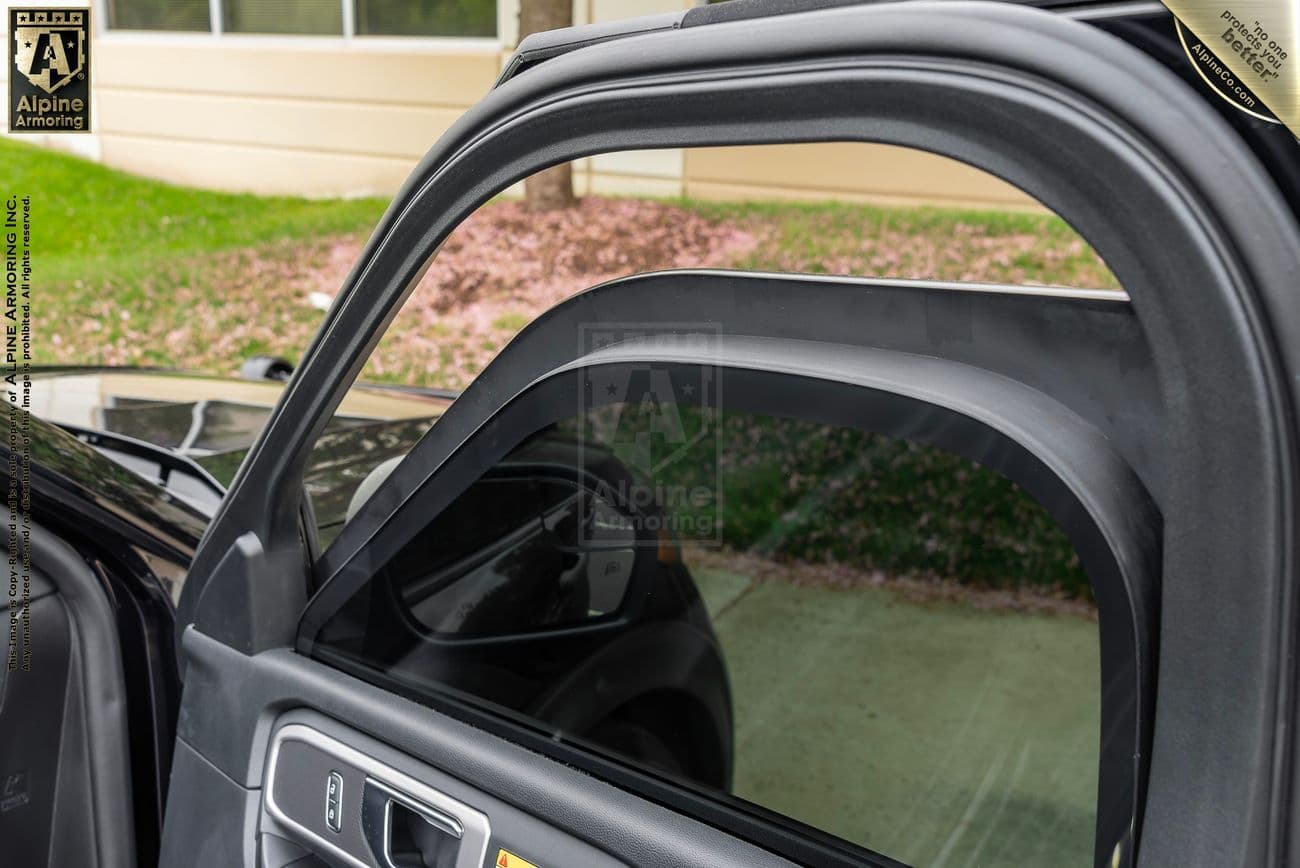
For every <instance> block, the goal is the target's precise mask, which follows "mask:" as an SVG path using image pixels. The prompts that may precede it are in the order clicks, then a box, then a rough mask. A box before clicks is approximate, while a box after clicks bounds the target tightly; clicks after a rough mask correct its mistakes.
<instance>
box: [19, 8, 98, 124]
mask: <svg viewBox="0 0 1300 868" xmlns="http://www.w3.org/2000/svg"><path fill="white" fill-rule="evenodd" d="M9 39H10V48H11V51H10V56H11V57H12V58H13V66H12V68H11V72H10V75H9V131H10V132H11V133H61V132H77V133H81V132H88V131H89V129H90V10H89V9H76V8H67V7H59V8H50V9H33V8H30V7H11V8H10V10H9Z"/></svg>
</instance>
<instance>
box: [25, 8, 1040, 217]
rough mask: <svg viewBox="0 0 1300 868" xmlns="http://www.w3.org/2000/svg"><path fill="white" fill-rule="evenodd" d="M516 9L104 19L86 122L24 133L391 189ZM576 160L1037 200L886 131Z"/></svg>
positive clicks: (618, 11) (652, 170)
mask: <svg viewBox="0 0 1300 868" xmlns="http://www.w3.org/2000/svg"><path fill="white" fill-rule="evenodd" d="M690 5H693V4H692V2H691V0H576V2H575V5H574V17H575V20H576V21H577V22H578V23H584V22H588V21H593V20H594V21H602V20H611V19H615V18H621V17H628V16H633V15H646V14H654V13H659V12H666V11H672V10H675V9H681V8H684V7H685V6H690ZM517 15H518V6H517V0H500V3H499V7H498V22H499V25H500V27H499V29H500V32H501V37H502V38H501V40H500V41H498V40H483V39H463V40H458V39H416V40H403V39H370V38H354V39H343V38H337V39H336V38H332V37H279V36H274V37H272V36H268V37H259V36H229V35H227V36H220V37H212V36H207V35H202V34H200V35H194V34H175V35H172V34H162V33H149V34H137V33H122V32H113V31H108V32H105V31H104V30H103V29H102V24H103V22H102V21H100V22H98V30H97V33H96V34H95V37H94V44H93V49H92V54H91V57H92V63H93V67H94V68H93V71H92V76H93V78H92V86H93V93H92V125H93V129H94V132H93V133H91V134H89V135H50V136H39V135H38V136H21V138H22V139H23V140H24V141H28V142H34V143H37V144H45V145H48V146H51V147H58V148H61V149H64V150H71V151H74V152H77V153H80V154H82V155H84V156H87V157H90V158H91V159H97V160H101V161H102V162H104V163H105V164H107V165H110V166H114V167H117V168H121V169H125V170H127V171H131V172H136V173H139V174H143V175H148V176H151V177H156V178H160V179H163V180H167V181H171V182H174V183H180V184H187V185H193V186H199V187H208V188H213V189H222V190H238V191H249V192H256V193H277V194H299V195H308V196H337V195H364V194H377V195H388V194H391V193H392V192H393V191H395V190H396V189H397V187H398V186H399V185H400V184H401V182H402V181H403V179H405V177H406V176H407V175H408V174H409V172H410V171H411V169H412V168H413V167H414V165H415V164H416V162H417V161H418V160H419V159H420V157H421V156H423V154H424V153H425V152H426V151H427V150H428V149H429V147H430V146H431V145H432V144H433V142H434V141H435V140H436V139H437V138H438V137H439V136H440V135H442V133H444V132H445V131H446V130H447V128H448V127H449V126H451V124H452V123H454V122H455V120H456V119H457V118H458V117H459V116H460V115H461V114H462V113H463V112H464V111H465V110H466V109H467V108H469V107H470V106H471V105H473V104H474V103H475V102H476V101H478V100H479V99H480V98H481V97H482V96H483V95H484V94H485V93H486V92H487V91H488V89H489V88H490V87H491V86H492V83H493V81H495V79H496V77H497V74H498V72H499V70H500V68H501V65H502V62H503V61H504V59H505V58H506V57H507V56H508V55H509V46H511V45H512V44H513V42H514V40H515V22H516V20H517ZM5 20H6V21H7V16H6V18H5ZM0 26H3V25H0ZM6 44H8V43H7V39H6ZM8 66H9V64H8V63H6V64H4V68H5V72H4V75H6V76H7V75H8V74H9V69H8ZM0 86H4V87H6V88H7V81H6V80H5V79H3V78H0ZM6 120H7V118H6ZM3 122H4V120H0V123H3ZM6 134H7V132H6ZM15 138H19V137H15ZM575 169H576V171H575V186H576V189H577V191H578V192H579V193H580V194H588V193H598V194H608V195H619V194H623V195H653V196H682V195H687V196H692V197H698V198H714V199H716V198H726V199H790V198H795V199H813V200H816V199H847V200H854V201H868V202H879V203H885V204H903V205H917V204H936V205H955V206H962V207H972V208H1004V209H1005V208H1009V209H1017V210H1018V209H1037V208H1038V207H1039V206H1038V205H1037V203H1035V202H1034V201H1033V200H1032V199H1030V198H1029V197H1027V196H1025V195H1024V194H1023V193H1020V192H1019V191H1018V190H1016V189H1015V188H1013V187H1011V186H1010V185H1008V184H1005V183H1003V182H1002V181H999V180H998V179H996V178H993V177H991V176H989V175H986V174H984V173H981V172H979V171H977V170H975V169H972V168H970V167H967V166H963V165H961V164H958V163H955V162H953V161H951V160H947V159H944V158H941V157H937V156H934V155H930V154H924V153H921V152H917V151H909V150H906V149H903V148H895V147H890V146H886V145H868V144H850V143H844V144H819V145H797V146H767V147H761V148H759V147H751V148H711V149H698V150H692V151H689V152H683V151H680V150H665V151H639V152H629V153H622V154H608V155H602V156H598V157H593V158H591V159H588V160H582V161H579V162H578V163H577V164H576V166H575ZM516 192H517V188H516Z"/></svg>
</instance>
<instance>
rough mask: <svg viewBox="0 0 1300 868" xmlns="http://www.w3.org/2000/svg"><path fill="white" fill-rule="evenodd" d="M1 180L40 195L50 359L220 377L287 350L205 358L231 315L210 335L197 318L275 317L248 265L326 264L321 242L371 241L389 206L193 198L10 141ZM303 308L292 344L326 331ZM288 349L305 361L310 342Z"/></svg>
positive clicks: (43, 344)
mask: <svg viewBox="0 0 1300 868" xmlns="http://www.w3.org/2000/svg"><path fill="white" fill-rule="evenodd" d="M0 178H4V179H5V181H6V186H7V188H8V189H10V190H14V191H20V192H23V193H27V194H30V195H31V196H32V199H33V213H32V225H33V239H32V245H33V252H34V259H35V268H36V275H35V280H36V286H37V288H38V289H39V290H41V294H40V296H39V297H38V299H37V301H36V305H35V308H34V319H35V326H36V330H37V334H38V339H37V341H36V345H35V352H36V361H37V362H38V363H41V364H51V363H74V362H95V363H116V362H132V363H135V364H148V365H164V366H180V367H197V368H202V369H207V370H218V371H222V372H224V371H226V370H229V369H231V368H234V367H238V363H239V361H240V360H241V359H242V357H244V356H247V355H250V354H252V353H254V352H259V351H266V352H279V351H281V349H282V348H281V347H279V346H277V345H275V344H274V343H273V341H269V340H268V341H264V345H263V346H258V345H256V344H253V343H249V344H246V345H243V346H239V347H236V348H234V349H235V350H236V352H237V354H238V355H237V356H236V357H235V358H234V359H233V362H232V364H230V365H217V364H214V363H213V361H212V360H210V359H209V358H208V357H207V356H205V352H204V351H205V348H206V347H208V346H210V345H212V344H214V343H216V342H217V341H216V336H217V335H219V334H220V333H221V331H222V318H220V317H218V318H217V320H216V322H213V323H210V327H208V328H193V327H189V326H190V323H191V321H192V320H193V319H194V315H195V313H196V312H198V311H199V310H205V309H220V308H223V307H226V306H227V305H232V306H234V307H237V306H239V305H240V304H241V303H242V304H243V305H244V308H245V315H247V313H249V312H257V311H263V310H267V309H270V308H273V307H274V303H275V302H276V301H277V299H276V298H275V297H274V296H273V295H272V296H271V297H270V298H266V297H265V294H266V286H265V285H264V282H256V281H254V282H252V283H251V284H250V280H249V274H250V271H249V269H250V262H251V261H252V260H253V259H256V260H258V261H259V263H266V262H279V263H281V264H284V265H288V264H290V263H294V262H301V261H310V260H311V259H312V257H313V256H319V253H318V252H317V251H315V250H314V247H313V242H314V240H315V239H318V238H321V237H326V236H331V235H337V234H339V233H363V232H366V231H367V230H368V229H369V228H370V227H371V226H373V225H374V223H375V222H376V221H377V220H378V219H379V215H380V214H382V213H383V209H384V208H385V207H386V205H387V202H386V201H385V200H382V199H375V198H370V199H354V200H340V199H335V200H308V199H300V198H290V197H260V196H252V195H237V194H228V193H213V192H208V191H200V190H192V189H187V188H183V187H176V186H172V185H169V184H162V183H159V182H157V181H152V180H147V179H144V178H138V177H135V176H132V175H128V174H126V173H124V172H118V171H114V170H112V169H107V168H104V167H103V166H99V165H97V164H94V163H91V162H88V161H86V160H83V159H80V158H77V157H73V156H69V155H65V154H60V153H57V152H52V151H49V150H47V149H43V148H36V147H33V146H30V145H24V144H19V143H16V142H12V141H9V140H0ZM250 250H256V251H258V253H257V255H256V256H250V255H249V253H248V251H250ZM264 267H265V265H263V268H264ZM234 307H232V308H231V309H230V310H231V312H230V314H229V315H230V316H234V315H235V314H234ZM299 307H301V306H295V307H292V308H284V309H283V310H285V311H288V312H289V316H290V318H291V319H292V321H293V325H295V326H296V328H294V329H292V333H293V335H292V336H293V337H294V338H297V337H298V336H299V335H304V334H305V335H310V333H311V331H312V330H313V329H314V328H315V327H316V324H317V323H318V322H319V312H318V311H314V310H312V309H310V308H306V309H298V308H299ZM278 315H279V312H277V316H278ZM187 327H189V328H188V331H187ZM118 349H121V350H123V351H121V352H117V351H115V350H118ZM283 349H287V350H289V354H291V355H295V356H296V355H297V352H298V351H299V350H300V349H301V347H300V346H294V347H289V348H283ZM128 350H129V352H128Z"/></svg>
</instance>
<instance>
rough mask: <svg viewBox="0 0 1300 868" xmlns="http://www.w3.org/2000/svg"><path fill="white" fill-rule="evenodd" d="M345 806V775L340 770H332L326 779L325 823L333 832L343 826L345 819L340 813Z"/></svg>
mask: <svg viewBox="0 0 1300 868" xmlns="http://www.w3.org/2000/svg"><path fill="white" fill-rule="evenodd" d="M342 806H343V776H342V775H340V774H339V773H338V772H330V774H329V777H328V778H326V779H325V825H326V826H328V827H329V830H330V831H331V832H337V831H338V830H339V829H341V828H343V819H342V816H341V814H340V811H341V810H342Z"/></svg>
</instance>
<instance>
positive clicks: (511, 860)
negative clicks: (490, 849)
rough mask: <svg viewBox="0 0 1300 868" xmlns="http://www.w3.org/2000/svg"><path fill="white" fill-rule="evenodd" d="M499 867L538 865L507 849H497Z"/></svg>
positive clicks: (522, 867) (531, 866)
mask: <svg viewBox="0 0 1300 868" xmlns="http://www.w3.org/2000/svg"><path fill="white" fill-rule="evenodd" d="M497 868H537V866H536V865H534V864H533V863H532V862H529V861H528V860H527V859H520V858H519V857H518V856H516V855H515V854H514V853H511V852H509V851H507V850H497Z"/></svg>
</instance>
